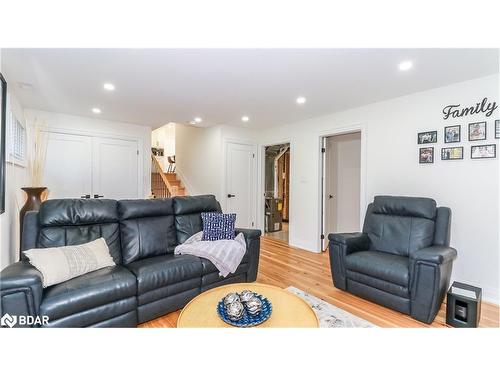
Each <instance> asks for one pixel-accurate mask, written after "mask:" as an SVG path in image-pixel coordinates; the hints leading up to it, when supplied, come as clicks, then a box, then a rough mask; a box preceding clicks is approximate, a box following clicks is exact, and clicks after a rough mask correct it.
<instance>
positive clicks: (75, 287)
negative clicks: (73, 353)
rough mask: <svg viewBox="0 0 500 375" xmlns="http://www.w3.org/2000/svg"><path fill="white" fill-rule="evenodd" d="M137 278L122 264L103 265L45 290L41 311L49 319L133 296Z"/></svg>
mask: <svg viewBox="0 0 500 375" xmlns="http://www.w3.org/2000/svg"><path fill="white" fill-rule="evenodd" d="M136 292H137V288H136V279H135V277H134V275H133V274H132V273H130V272H129V271H128V270H126V269H125V268H123V267H122V266H113V267H106V268H102V269H100V270H97V271H93V272H90V273H87V274H85V275H82V276H78V277H75V278H74V279H71V280H68V281H65V282H63V283H61V284H57V285H54V286H51V287H48V288H47V289H45V290H44V293H43V297H42V304H41V306H40V314H41V315H47V316H48V317H49V322H50V321H51V320H56V319H60V318H62V317H65V316H69V315H72V314H76V313H79V312H82V311H86V310H90V309H92V308H94V307H97V306H102V305H106V304H109V303H111V302H114V301H118V300H122V299H125V298H128V297H133V296H135V295H136Z"/></svg>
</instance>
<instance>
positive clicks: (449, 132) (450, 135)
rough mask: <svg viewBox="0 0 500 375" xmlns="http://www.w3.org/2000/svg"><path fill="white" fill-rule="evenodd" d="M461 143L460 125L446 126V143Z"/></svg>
mask: <svg viewBox="0 0 500 375" xmlns="http://www.w3.org/2000/svg"><path fill="white" fill-rule="evenodd" d="M455 142H460V125H454V126H446V127H445V128H444V143H455Z"/></svg>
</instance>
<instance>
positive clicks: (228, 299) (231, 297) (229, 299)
mask: <svg viewBox="0 0 500 375" xmlns="http://www.w3.org/2000/svg"><path fill="white" fill-rule="evenodd" d="M233 302H240V296H239V295H238V293H229V294H228V295H226V296H225V297H224V306H226V307H227V306H228V305H230V304H231V303H233Z"/></svg>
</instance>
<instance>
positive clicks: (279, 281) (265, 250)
mask: <svg viewBox="0 0 500 375" xmlns="http://www.w3.org/2000/svg"><path fill="white" fill-rule="evenodd" d="M257 281H258V282H260V283H265V284H271V285H276V286H279V287H282V288H286V287H288V286H295V287H296V288H299V289H302V290H304V291H306V292H308V293H310V294H313V295H315V296H316V297H319V298H321V299H323V300H325V301H326V302H329V303H331V304H333V305H335V306H337V307H340V308H342V309H344V310H346V311H349V312H350V313H352V314H354V315H356V316H359V317H361V318H363V319H366V320H368V321H370V322H372V323H373V324H375V325H377V326H380V327H438V328H439V327H447V326H446V323H445V314H446V306H445V304H443V306H442V307H441V310H440V311H439V313H438V315H437V317H436V319H435V320H434V322H433V323H432V324H431V325H428V324H424V323H421V322H419V321H416V320H414V319H412V318H411V317H409V316H407V315H404V314H401V313H398V312H396V311H393V310H390V309H387V308H385V307H382V306H380V305H377V304H375V303H371V302H369V301H366V300H364V299H361V298H358V297H356V296H354V295H352V294H349V293H346V292H344V291H341V290H339V289H336V288H335V287H334V286H333V283H332V277H331V273H330V265H329V257H328V253H327V252H324V253H321V254H315V253H311V252H308V251H304V250H300V249H296V248H293V247H290V246H288V244H286V243H284V242H281V241H278V240H275V239H272V238H268V237H262V238H261V253H260V264H259V274H258V276H257ZM179 312H180V311H176V312H173V313H171V314H168V315H165V316H162V317H160V318H158V319H155V320H152V321H149V322H146V323H144V324H141V325H140V327H145V328H146V327H147V328H160V327H167V328H168V327H170V328H173V327H176V325H177V317H178V316H179ZM499 326H500V325H499V307H498V306H497V305H493V304H490V303H486V302H483V304H482V311H481V321H480V327H495V328H498V327H499Z"/></svg>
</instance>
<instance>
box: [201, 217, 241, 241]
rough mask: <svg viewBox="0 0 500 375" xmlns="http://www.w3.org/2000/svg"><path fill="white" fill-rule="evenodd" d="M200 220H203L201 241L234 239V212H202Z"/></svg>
mask: <svg viewBox="0 0 500 375" xmlns="http://www.w3.org/2000/svg"><path fill="white" fill-rule="evenodd" d="M201 220H203V237H202V239H201V240H202V241H218V240H234V237H235V234H234V223H235V222H236V214H223V213H220V212H202V213H201Z"/></svg>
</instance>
